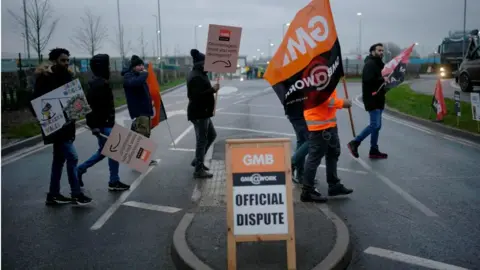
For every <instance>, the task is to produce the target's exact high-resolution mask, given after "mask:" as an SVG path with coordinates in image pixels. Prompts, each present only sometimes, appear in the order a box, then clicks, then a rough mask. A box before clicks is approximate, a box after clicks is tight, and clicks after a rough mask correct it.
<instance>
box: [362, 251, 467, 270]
mask: <svg viewBox="0 0 480 270" xmlns="http://www.w3.org/2000/svg"><path fill="white" fill-rule="evenodd" d="M363 252H365V253H367V254H370V255H375V256H379V257H383V258H387V259H390V260H394V261H398V262H403V263H408V264H413V265H418V266H422V267H426V268H430V269H438V270H468V269H467V268H463V267H459V266H455V265H451V264H446V263H442V262H437V261H433V260H429V259H425V258H421V257H417V256H412V255H408V254H404V253H400V252H396V251H391V250H388V249H383V248H376V247H369V248H367V249H365V250H364V251H363Z"/></svg>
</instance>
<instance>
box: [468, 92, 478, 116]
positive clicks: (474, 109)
mask: <svg viewBox="0 0 480 270" xmlns="http://www.w3.org/2000/svg"><path fill="white" fill-rule="evenodd" d="M470 102H471V103H472V118H473V120H476V121H480V93H470Z"/></svg>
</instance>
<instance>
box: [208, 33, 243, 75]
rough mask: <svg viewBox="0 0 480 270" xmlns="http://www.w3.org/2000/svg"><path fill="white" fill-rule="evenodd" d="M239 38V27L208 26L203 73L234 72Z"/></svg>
mask: <svg viewBox="0 0 480 270" xmlns="http://www.w3.org/2000/svg"><path fill="white" fill-rule="evenodd" d="M241 36H242V28H240V27H235V26H225V25H216V24H210V25H209V27H208V40H207V49H206V52H205V71H211V72H216V73H233V72H236V71H237V63H238V55H239V53H240V38H241Z"/></svg>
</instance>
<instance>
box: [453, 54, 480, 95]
mask: <svg viewBox="0 0 480 270" xmlns="http://www.w3.org/2000/svg"><path fill="white" fill-rule="evenodd" d="M457 74H458V76H456V77H455V81H456V82H457V83H458V84H459V85H460V88H461V89H462V91H463V92H470V91H472V90H473V87H474V86H480V46H477V47H476V48H474V49H473V50H471V51H470V52H469V53H468V54H467V56H466V57H465V59H463V62H462V64H461V65H460V67H459V69H458V73H457Z"/></svg>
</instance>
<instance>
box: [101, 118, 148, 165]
mask: <svg viewBox="0 0 480 270" xmlns="http://www.w3.org/2000/svg"><path fill="white" fill-rule="evenodd" d="M155 151H157V144H156V143H155V142H154V141H153V140H151V139H149V138H147V137H144V136H143V135H141V134H139V133H136V132H134V131H132V130H130V129H128V128H125V127H123V126H121V125H119V124H115V126H114V127H113V129H112V132H111V133H110V136H108V139H107V142H106V143H105V146H104V147H103V149H102V155H104V156H106V157H109V158H111V159H113V160H116V161H118V162H120V163H124V164H127V165H128V167H130V168H132V169H134V170H136V171H139V172H141V173H144V172H146V171H147V170H148V168H149V165H150V161H151V160H152V157H153V154H154V153H155Z"/></svg>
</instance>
